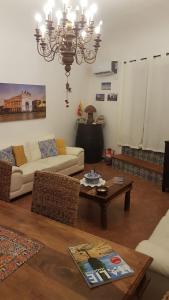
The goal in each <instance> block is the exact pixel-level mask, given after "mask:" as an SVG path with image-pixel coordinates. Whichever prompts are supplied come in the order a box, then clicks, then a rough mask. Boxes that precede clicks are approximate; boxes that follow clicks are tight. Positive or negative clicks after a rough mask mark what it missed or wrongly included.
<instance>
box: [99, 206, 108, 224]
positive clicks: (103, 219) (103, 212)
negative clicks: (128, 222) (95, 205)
mask: <svg viewBox="0 0 169 300" xmlns="http://www.w3.org/2000/svg"><path fill="white" fill-rule="evenodd" d="M100 209H101V211H100V212H101V226H102V228H103V229H107V204H105V203H102V204H100Z"/></svg>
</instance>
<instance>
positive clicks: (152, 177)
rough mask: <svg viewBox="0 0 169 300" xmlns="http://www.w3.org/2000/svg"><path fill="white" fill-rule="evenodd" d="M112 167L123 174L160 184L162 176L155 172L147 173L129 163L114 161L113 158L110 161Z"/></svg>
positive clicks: (147, 171)
mask: <svg viewBox="0 0 169 300" xmlns="http://www.w3.org/2000/svg"><path fill="white" fill-rule="evenodd" d="M112 166H113V168H115V169H120V170H122V171H124V172H127V173H131V174H133V175H136V176H139V177H142V178H144V179H146V180H149V181H152V182H154V183H157V184H161V182H162V175H161V174H158V173H156V172H153V171H149V170H146V169H142V168H139V167H137V166H134V165H132V164H130V163H127V162H123V161H120V160H118V159H115V158H113V160H112Z"/></svg>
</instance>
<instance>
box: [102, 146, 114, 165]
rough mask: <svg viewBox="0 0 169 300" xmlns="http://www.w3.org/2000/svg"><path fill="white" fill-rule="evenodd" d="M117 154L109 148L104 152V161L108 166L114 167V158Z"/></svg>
mask: <svg viewBox="0 0 169 300" xmlns="http://www.w3.org/2000/svg"><path fill="white" fill-rule="evenodd" d="M114 154H115V151H114V150H112V149H111V148H107V149H105V151H104V161H105V163H106V165H109V166H110V165H112V158H113V156H114Z"/></svg>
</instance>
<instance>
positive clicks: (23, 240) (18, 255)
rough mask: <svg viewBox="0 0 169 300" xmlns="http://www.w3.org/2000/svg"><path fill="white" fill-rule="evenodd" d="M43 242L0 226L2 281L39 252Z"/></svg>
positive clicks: (0, 276)
mask: <svg viewBox="0 0 169 300" xmlns="http://www.w3.org/2000/svg"><path fill="white" fill-rule="evenodd" d="M42 247H43V246H42V244H40V243H38V242H36V241H33V240H31V239H29V238H27V237H25V236H23V235H22V234H19V233H16V232H14V231H12V230H10V229H7V228H5V227H2V226H0V281H2V280H4V279H5V278H7V277H8V276H9V275H10V274H11V273H13V272H14V271H16V270H17V269H18V268H19V267H20V266H21V265H22V264H24V263H25V262H26V261H27V260H28V259H29V258H31V257H32V256H33V255H35V254H36V253H38V252H39V250H40V249H41V248H42Z"/></svg>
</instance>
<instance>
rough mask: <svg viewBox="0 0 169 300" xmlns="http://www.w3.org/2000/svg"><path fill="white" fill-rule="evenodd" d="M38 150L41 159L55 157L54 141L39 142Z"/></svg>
mask: <svg viewBox="0 0 169 300" xmlns="http://www.w3.org/2000/svg"><path fill="white" fill-rule="evenodd" d="M39 148H40V152H41V158H46V157H51V156H56V155H57V149H56V143H55V139H51V140H46V141H39Z"/></svg>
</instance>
